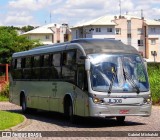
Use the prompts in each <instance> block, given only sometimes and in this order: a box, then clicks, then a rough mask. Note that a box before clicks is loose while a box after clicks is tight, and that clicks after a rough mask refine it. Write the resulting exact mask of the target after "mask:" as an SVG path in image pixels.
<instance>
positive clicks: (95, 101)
mask: <svg viewBox="0 0 160 140" xmlns="http://www.w3.org/2000/svg"><path fill="white" fill-rule="evenodd" d="M92 99H93V102H94V103H95V104H99V103H103V102H104V101H103V100H102V99H99V98H92Z"/></svg>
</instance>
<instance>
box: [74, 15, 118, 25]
mask: <svg viewBox="0 0 160 140" xmlns="http://www.w3.org/2000/svg"><path fill="white" fill-rule="evenodd" d="M112 20H113V16H102V17H99V18H96V19H93V20H91V21H88V22H85V23H82V24H78V25H76V26H74V27H72V28H77V27H83V26H90V25H116V23H114V22H113V21H112Z"/></svg>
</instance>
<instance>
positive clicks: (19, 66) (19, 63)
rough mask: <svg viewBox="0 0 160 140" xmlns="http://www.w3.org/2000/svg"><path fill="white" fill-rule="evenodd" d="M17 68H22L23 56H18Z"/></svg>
mask: <svg viewBox="0 0 160 140" xmlns="http://www.w3.org/2000/svg"><path fill="white" fill-rule="evenodd" d="M16 68H17V69H20V68H21V58H18V59H17V66H16Z"/></svg>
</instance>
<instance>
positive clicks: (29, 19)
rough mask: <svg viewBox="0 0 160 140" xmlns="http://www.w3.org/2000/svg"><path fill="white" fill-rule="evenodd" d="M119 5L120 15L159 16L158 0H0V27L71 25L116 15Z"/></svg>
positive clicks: (118, 11)
mask: <svg viewBox="0 0 160 140" xmlns="http://www.w3.org/2000/svg"><path fill="white" fill-rule="evenodd" d="M120 1H121V4H120ZM120 5H121V6H120ZM120 7H121V14H122V15H125V14H128V15H134V16H139V17H140V16H141V13H143V16H144V18H148V19H160V0H0V26H27V25H31V26H42V25H45V24H49V23H58V24H62V23H67V24H69V26H75V25H77V24H80V23H83V22H86V21H89V20H92V19H95V18H98V17H100V16H104V15H120ZM142 10H143V12H141V11H142Z"/></svg>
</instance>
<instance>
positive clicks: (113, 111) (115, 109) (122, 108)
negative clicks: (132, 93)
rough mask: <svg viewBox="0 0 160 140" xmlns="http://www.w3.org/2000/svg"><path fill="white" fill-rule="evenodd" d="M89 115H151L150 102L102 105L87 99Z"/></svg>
mask: <svg viewBox="0 0 160 140" xmlns="http://www.w3.org/2000/svg"><path fill="white" fill-rule="evenodd" d="M89 106H90V107H89V110H90V111H89V112H90V113H89V116H91V117H110V116H111V117H113V116H143V117H148V116H150V115H151V108H152V105H151V104H145V105H103V104H95V103H94V102H93V100H92V99H91V98H90V99H89Z"/></svg>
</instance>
